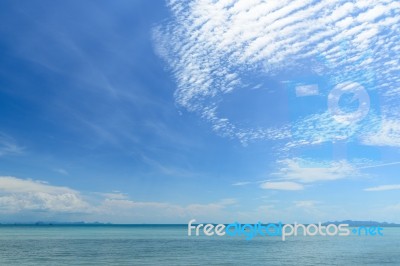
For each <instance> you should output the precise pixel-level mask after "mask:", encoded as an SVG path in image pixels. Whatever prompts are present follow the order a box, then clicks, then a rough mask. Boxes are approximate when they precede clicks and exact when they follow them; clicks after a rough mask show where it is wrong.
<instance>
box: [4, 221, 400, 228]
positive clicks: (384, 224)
mask: <svg viewBox="0 0 400 266" xmlns="http://www.w3.org/2000/svg"><path fill="white" fill-rule="evenodd" d="M328 224H335V225H339V224H348V225H349V226H351V227H359V226H366V227H371V226H380V227H400V224H397V223H389V222H376V221H353V220H343V221H332V222H330V221H328V222H324V223H322V225H328ZM1 225H30V226H32V225H37V226H49V225H55V226H57V225H88V226H90V225H99V226H101V225H115V226H117V225H125V226H129V225H138V226H163V225H165V226H177V225H179V226H187V224H152V223H140V224H139V223H136V224H114V223H102V222H83V221H78V222H56V221H49V222H44V221H37V222H7V223H0V226H1Z"/></svg>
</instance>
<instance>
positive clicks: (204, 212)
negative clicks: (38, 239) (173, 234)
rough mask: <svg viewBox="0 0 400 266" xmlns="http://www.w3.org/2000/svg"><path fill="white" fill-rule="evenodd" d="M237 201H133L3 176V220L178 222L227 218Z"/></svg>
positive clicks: (0, 185)
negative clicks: (182, 203) (173, 202)
mask: <svg viewBox="0 0 400 266" xmlns="http://www.w3.org/2000/svg"><path fill="white" fill-rule="evenodd" d="M236 203H237V201H236V200H235V199H231V198H226V199H221V200H219V201H216V202H211V203H192V204H187V205H179V204H172V203H168V202H152V201H134V200H132V199H130V198H129V196H128V195H126V194H124V193H121V192H118V191H114V192H109V193H98V192H80V191H77V190H74V189H71V188H68V187H63V186H54V185H50V184H47V183H45V182H42V181H35V180H31V179H21V178H16V177H10V176H0V214H1V219H0V222H2V221H9V222H21V217H24V219H25V221H27V222H35V221H39V220H40V221H62V222H65V221H81V220H84V221H87V222H93V221H102V222H114V223H148V222H158V223H171V222H172V223H177V222H182V221H186V220H189V219H192V218H197V219H199V220H200V219H203V220H208V221H210V220H211V219H218V220H220V221H227V220H226V218H224V217H225V216H226V215H227V212H226V210H227V209H229V208H232V207H234V206H235V204H236Z"/></svg>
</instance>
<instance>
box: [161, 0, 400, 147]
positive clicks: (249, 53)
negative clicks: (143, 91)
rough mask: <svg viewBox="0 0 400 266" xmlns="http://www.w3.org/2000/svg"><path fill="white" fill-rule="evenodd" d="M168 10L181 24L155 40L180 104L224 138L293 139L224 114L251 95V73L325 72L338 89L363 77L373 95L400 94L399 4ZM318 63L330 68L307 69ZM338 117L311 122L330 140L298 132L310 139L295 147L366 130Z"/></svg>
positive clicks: (175, 4) (249, 4)
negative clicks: (232, 102) (246, 92)
mask: <svg viewBox="0 0 400 266" xmlns="http://www.w3.org/2000/svg"><path fill="white" fill-rule="evenodd" d="M168 6H169V8H170V9H171V11H172V12H173V18H172V19H171V20H170V21H169V23H167V24H165V25H162V26H159V27H157V28H156V29H155V31H154V36H155V39H156V42H157V44H158V46H157V51H158V52H159V54H160V55H161V56H162V57H164V58H165V59H166V60H167V62H168V64H169V65H170V67H171V69H172V73H173V75H174V77H175V79H176V81H177V84H178V88H177V90H176V91H175V98H176V101H177V102H178V103H179V104H180V105H181V106H183V107H185V108H187V109H188V110H189V111H193V112H196V113H198V114H200V116H202V117H203V118H205V119H206V120H208V121H209V122H210V123H211V125H212V128H213V130H214V131H216V132H217V133H218V134H220V135H222V136H227V137H231V138H236V139H239V140H240V141H242V142H244V143H246V142H248V141H251V140H256V139H272V140H282V139H287V138H288V137H290V136H291V135H290V133H291V130H290V127H286V126H285V127H283V128H275V129H274V128H245V127H243V126H241V125H239V124H236V123H235V122H233V121H234V119H232V118H231V117H228V116H227V115H222V114H221V113H220V110H219V103H220V102H221V99H223V98H224V97H225V96H224V95H226V94H229V93H232V92H234V91H235V90H238V89H240V88H242V89H243V87H245V86H244V85H245V84H246V82H247V81H245V80H244V79H245V78H244V76H245V75H246V73H249V72H250V73H266V74H267V75H270V76H274V75H276V74H277V73H279V71H281V70H283V69H284V70H285V71H290V70H294V69H307V68H310V69H311V70H312V71H314V72H315V73H316V74H317V75H318V74H321V71H322V73H324V75H328V76H330V77H331V82H332V84H338V83H341V82H345V81H349V80H350V81H352V80H354V81H359V80H360V78H362V79H363V81H364V82H365V83H366V84H369V86H370V87H369V88H368V89H370V90H379V92H380V93H382V94H385V95H396V94H398V92H399V91H400V90H398V86H397V85H396V84H399V82H400V78H399V75H398V73H399V71H400V67H399V65H398V64H397V63H396V58H397V56H396V53H398V51H399V49H400V45H399V43H400V37H399V36H400V27H399V25H400V23H399V20H400V17H399V16H398V14H400V4H399V3H398V2H397V1H383V2H380V3H379V4H376V2H373V1H363V2H354V3H352V2H343V1H341V0H334V1H323V2H315V1H279V2H274V3H272V2H263V1H247V0H239V1H213V2H211V1H189V2H181V1H168ZM305 36H307V38H306V37H305ZM343 46H345V47H343ZM321 58H322V61H321V60H320V59H321ZM310 59H317V60H314V61H318V60H319V62H322V68H321V67H319V66H317V64H311V66H309V65H307V64H305V63H304V60H309V62H312V60H311V61H310ZM377 70H379V71H377ZM360 73H362V74H360ZM338 74H340V75H338ZM373 81H376V82H375V83H374V82H373ZM299 93H301V94H302V93H311V94H313V95H315V94H316V90H315V88H314V87H302V88H300V89H299ZM331 118H332V116H331V114H319V115H318V116H314V117H309V118H306V119H308V120H306V121H305V122H307V121H310V123H311V121H320V120H322V121H323V122H324V123H323V124H322V127H323V130H324V131H323V132H324V133H326V134H325V135H324V134H318V129H315V130H313V129H309V128H308V131H303V130H300V129H296V130H295V131H296V132H297V133H298V134H297V133H295V134H297V135H295V137H296V136H297V137H300V136H302V135H301V133H302V132H310V134H309V135H310V136H309V138H308V139H305V140H304V141H303V142H301V139H298V140H296V139H295V142H291V143H290V144H289V147H294V146H296V145H300V144H307V145H311V144H316V143H320V142H322V141H327V140H332V137H333V140H334V139H337V138H348V137H349V136H350V135H352V134H354V133H355V132H359V131H358V130H359V128H357V127H350V128H346V127H344V125H341V126H340V127H339V128H338V127H337V126H336V124H337V123H335V122H334V121H332V119H331ZM303 122H304V121H299V122H298V123H297V125H301V124H303ZM366 128H367V129H368V127H366ZM338 133H339V134H338ZM326 135H327V137H325V136H326ZM388 144H389V143H388ZM395 144H396V143H395ZM290 145H291V146H290Z"/></svg>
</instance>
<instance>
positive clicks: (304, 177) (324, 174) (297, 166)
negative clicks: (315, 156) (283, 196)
mask: <svg viewBox="0 0 400 266" xmlns="http://www.w3.org/2000/svg"><path fill="white" fill-rule="evenodd" d="M279 164H280V165H281V168H280V169H279V170H278V172H276V173H273V174H272V175H275V176H278V177H279V178H280V179H283V180H292V181H297V182H302V183H312V182H317V181H330V180H337V179H343V178H350V177H355V176H359V175H360V173H359V171H358V169H357V168H356V167H354V166H353V165H352V164H350V163H349V162H347V161H345V160H340V161H329V162H328V161H321V162H317V161H312V160H305V159H301V158H293V159H285V160H282V161H279Z"/></svg>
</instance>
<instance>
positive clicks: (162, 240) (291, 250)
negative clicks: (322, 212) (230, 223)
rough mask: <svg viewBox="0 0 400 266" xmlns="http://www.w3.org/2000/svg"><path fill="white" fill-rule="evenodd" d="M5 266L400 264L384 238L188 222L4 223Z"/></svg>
mask: <svg viewBox="0 0 400 266" xmlns="http://www.w3.org/2000/svg"><path fill="white" fill-rule="evenodd" d="M0 265H400V228H385V229H384V236H382V237H371V236H348V237H291V238H289V239H288V240H287V241H285V242H283V241H281V239H280V238H279V237H256V238H254V239H253V240H251V241H246V240H245V239H244V238H242V237H229V236H225V237H205V236H200V237H194V236H192V237H189V236H187V226H185V225H169V226H153V225H146V226H143V225H140V226H138V225H129V226H128V225H126V226H121V225H120V226H116V225H99V226H89V225H82V226H80V225H73V226H72V225H71V226H61V225H56V226H4V225H3V226H0Z"/></svg>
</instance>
